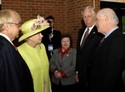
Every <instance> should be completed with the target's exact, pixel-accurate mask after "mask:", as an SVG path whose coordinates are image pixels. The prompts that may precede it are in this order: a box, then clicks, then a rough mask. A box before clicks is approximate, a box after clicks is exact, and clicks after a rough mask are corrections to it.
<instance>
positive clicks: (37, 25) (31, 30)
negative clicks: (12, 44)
mask: <svg viewBox="0 0 125 92" xmlns="http://www.w3.org/2000/svg"><path fill="white" fill-rule="evenodd" d="M48 27H49V23H48V22H47V21H46V20H45V19H44V18H43V17H41V16H39V15H38V16H37V19H31V20H28V21H26V22H25V23H23V24H22V25H21V27H20V29H21V31H22V33H23V35H22V36H21V37H20V38H19V42H20V41H22V40H24V39H26V38H28V37H30V36H32V35H35V34H37V33H39V32H41V31H43V30H45V29H47V28H48Z"/></svg>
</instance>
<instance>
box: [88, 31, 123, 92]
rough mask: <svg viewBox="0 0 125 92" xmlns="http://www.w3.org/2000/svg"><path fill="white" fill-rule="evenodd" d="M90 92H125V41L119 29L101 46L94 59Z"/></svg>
mask: <svg viewBox="0 0 125 92" xmlns="http://www.w3.org/2000/svg"><path fill="white" fill-rule="evenodd" d="M93 61H94V64H93V67H92V69H91V73H90V75H91V76H90V80H89V84H90V88H89V89H90V92H94V91H96V92H125V90H124V89H123V82H122V71H123V69H124V68H125V40H124V38H123V35H122V32H121V31H120V30H119V29H116V30H115V31H113V32H112V33H111V34H110V35H109V36H108V37H107V38H106V39H105V40H104V41H103V42H102V43H101V44H100V46H99V48H98V49H97V52H96V53H95V56H94V57H93Z"/></svg>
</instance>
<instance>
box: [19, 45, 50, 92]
mask: <svg viewBox="0 0 125 92" xmlns="http://www.w3.org/2000/svg"><path fill="white" fill-rule="evenodd" d="M18 51H19V53H20V54H21V56H22V57H23V59H24V60H25V62H26V63H27V65H28V67H29V69H30V72H31V75H32V78H33V83H34V91H35V92H45V90H44V89H45V88H44V84H45V83H46V86H47V90H50V77H49V61H48V58H47V55H46V50H45V47H44V45H43V44H40V45H38V46H36V47H35V48H32V47H31V46H29V45H28V44H27V43H24V44H22V45H21V46H19V47H18ZM44 82H45V83H44ZM48 92H50V91H48Z"/></svg>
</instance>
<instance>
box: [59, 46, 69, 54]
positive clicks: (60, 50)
mask: <svg viewBox="0 0 125 92" xmlns="http://www.w3.org/2000/svg"><path fill="white" fill-rule="evenodd" d="M69 50H70V47H69V48H68V49H66V50H65V51H64V52H62V48H59V51H58V52H59V53H65V54H68V53H69Z"/></svg>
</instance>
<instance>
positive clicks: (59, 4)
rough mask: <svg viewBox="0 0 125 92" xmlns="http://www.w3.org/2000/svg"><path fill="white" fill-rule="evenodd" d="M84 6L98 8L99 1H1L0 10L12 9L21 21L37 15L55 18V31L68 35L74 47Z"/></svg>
mask: <svg viewBox="0 0 125 92" xmlns="http://www.w3.org/2000/svg"><path fill="white" fill-rule="evenodd" d="M86 5H92V6H95V8H96V10H99V8H100V0H2V9H8V8H9V9H14V10H16V11H18V12H19V13H20V15H21V17H22V21H23V22H24V21H26V20H28V19H31V18H35V17H36V16H37V15H38V14H39V15H41V16H43V17H46V16H48V15H53V16H54V17H55V29H57V30H59V31H61V32H62V33H69V34H71V36H72V38H73V47H76V42H77V32H78V30H79V29H80V28H81V26H82V25H81V9H82V8H83V7H84V6H86Z"/></svg>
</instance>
